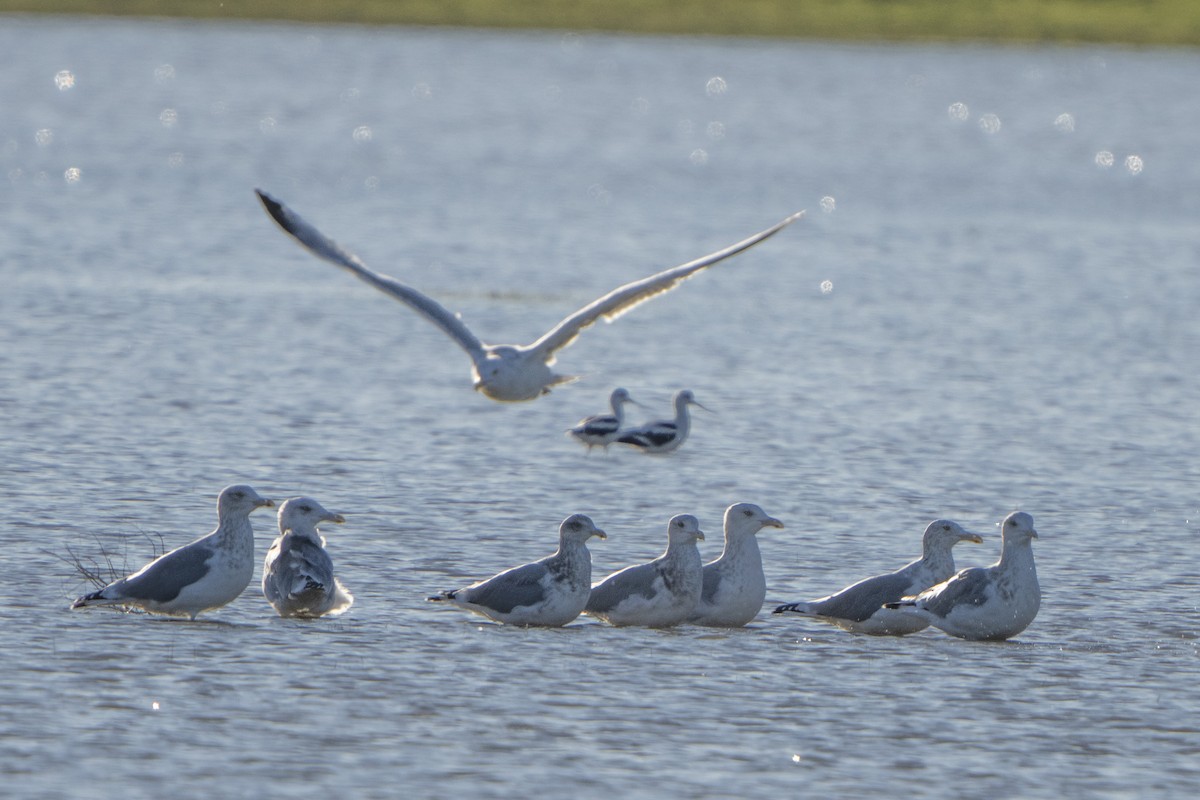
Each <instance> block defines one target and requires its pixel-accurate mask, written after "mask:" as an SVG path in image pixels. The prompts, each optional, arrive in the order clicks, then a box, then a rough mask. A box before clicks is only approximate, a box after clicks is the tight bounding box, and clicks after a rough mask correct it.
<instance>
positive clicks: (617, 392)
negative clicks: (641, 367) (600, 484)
mask: <svg viewBox="0 0 1200 800" xmlns="http://www.w3.org/2000/svg"><path fill="white" fill-rule="evenodd" d="M632 402H634V400H633V398H631V397H630V396H629V392H627V391H626V390H625V389H613V393H612V396H611V397H610V398H609V403H611V404H612V413H611V414H597V415H595V416H592V417H584V418H583V419H581V420H579V422H578V423H576V424H575V427H574V428H571V429H570V430H568V431H567V433H569V434H571V435H572V436H574V437H575V438H576V439H578V440H579V441H581V442H583V443H584V444H586V445H587V449H588V452H589V453H590V452H591V451H592V448H593V447H597V446H599V447H603V448H604V449H605V450H607V449H608V446H609V445H610V444H612V443H613V442H614V441H616V438H617V435H618V434H619V433H620V432H621V426H622V425H624V424H625V404H626V403H632Z"/></svg>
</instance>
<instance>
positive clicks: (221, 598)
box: [71, 486, 275, 619]
mask: <svg viewBox="0 0 1200 800" xmlns="http://www.w3.org/2000/svg"><path fill="white" fill-rule="evenodd" d="M274 505H275V504H274V503H273V502H272V501H270V500H267V499H266V498H263V497H260V496H259V494H258V492H256V491H254V490H253V489H251V488H250V487H249V486H229V487H226V488H225V489H223V490H221V494H220V496H219V497H217V521H218V524H217V529H216V530H215V531H213V532H212V533H210V534H208V535H207V536H204V537H202V538H200V539H197V540H196V541H194V542H192V543H190V544H185V545H183V546H182V547H177V548H176V549H174V550H171V551H170V552H167V553H163V554H162V555H161V556H159V557H158V558H156V559H154V560H153V561H151V562H150V563H149V564H147V565H146V566H144V567H142V568H141V569H140V570H138V571H137V572H135V573H133V574H132V575H129V576H127V577H124V578H121V579H120V580H118V581H113V582H112V583H110V584H109V585H108V586H105V587H104V588H103V589H101V590H99V591H97V592H92V593H91V594H87V595H84V596H83V597H80V598H79V599H77V600H76V601H75V602H74V603H72V604H71V608H86V607H89V606H116V607H119V608H127V609H128V608H140V609H142V610H143V611H148V612H150V613H151V614H165V615H168V616H174V617H190V618H191V619H195V618H196V616H197V615H198V614H200V613H201V612H203V611H209V610H211V609H214V608H220V607H221V606H223V605H225V604H226V603H229V602H230V601H232V600H234V599H235V598H237V596H238V595H240V594H241V593H242V592H243V591H244V590H245V588H246V587H247V586H249V585H250V578H251V577H252V576H253V574H254V529H253V528H251V526H250V512H252V511H254V510H255V509H257V508H264V507H266V508H270V507H273V506H274Z"/></svg>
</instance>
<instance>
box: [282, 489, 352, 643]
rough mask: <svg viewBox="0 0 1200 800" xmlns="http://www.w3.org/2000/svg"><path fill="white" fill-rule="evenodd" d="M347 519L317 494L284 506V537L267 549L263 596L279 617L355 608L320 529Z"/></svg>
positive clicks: (291, 500)
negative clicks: (334, 567) (332, 510)
mask: <svg viewBox="0 0 1200 800" xmlns="http://www.w3.org/2000/svg"><path fill="white" fill-rule="evenodd" d="M345 521H346V518H345V517H343V516H342V515H341V514H334V513H333V512H331V511H326V510H325V508H324V507H323V506H322V505H321V504H320V503H318V502H317V501H316V500H313V499H312V498H311V497H293V498H291V499H290V500H285V501H284V502H283V504H282V505H281V506H280V507H279V536H278V537H277V538H276V539H275V541H274V542H272V543H271V547H270V549H269V550H267V558H266V560H265V561H264V562H263V579H262V590H263V595H265V596H266V598H267V602H268V603H270V604H271V607H272V608H274V609H275V611H276V612H278V614H279V616H281V617H305V618H309V619H312V618H316V617H322V616H325V615H326V614H329V615H336V614H341V613H342V612H343V611H345V610H346V609H348V608H350V606H351V604H352V603H353V602H354V596H353V595H351V594H350V593H349V592H348V591H346V587H344V586H342V582H341V581H339V580H338V579H337V578H335V577H334V575H333V559H331V558H330V557H329V553H327V552H326V551H325V537H323V536H322V535H321V533H320V531H318V530H317V525H318V524H320V523H322V522H333V523H336V524H338V525H341V524H342V523H343V522H345Z"/></svg>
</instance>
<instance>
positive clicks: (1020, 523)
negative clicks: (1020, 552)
mask: <svg viewBox="0 0 1200 800" xmlns="http://www.w3.org/2000/svg"><path fill="white" fill-rule="evenodd" d="M1000 536H1001V538H1002V539H1003V540H1004V541H1005V542H1006V543H1007V542H1014V543H1016V542H1028V541H1030V540H1032V539H1036V538H1038V534H1037V531H1035V530H1034V529H1033V517H1031V516H1029V515H1028V514H1026V513H1025V512H1024V511H1014V512H1013V513H1011V514H1009V515H1008V516H1007V517H1005V518H1004V522H1002V523H1001V525H1000Z"/></svg>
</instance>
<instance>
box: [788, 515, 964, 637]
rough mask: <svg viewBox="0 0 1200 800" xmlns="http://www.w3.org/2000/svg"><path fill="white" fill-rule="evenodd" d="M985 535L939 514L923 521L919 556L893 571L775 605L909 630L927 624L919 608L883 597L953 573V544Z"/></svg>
mask: <svg viewBox="0 0 1200 800" xmlns="http://www.w3.org/2000/svg"><path fill="white" fill-rule="evenodd" d="M982 541H983V537H981V536H980V535H979V534H977V533H970V532H969V531H965V530H963V529H962V527H961V526H960V525H959V524H958V523H957V522H951V521H950V520H948V519H935V520H934V521H933V522H931V523H929V524H928V525H927V526H926V527H925V534H924V536H923V537H922V540H921V557H920V558H918V559H917V560H916V561H914V562H912V563H911V564H908V565H906V566H903V567H901V568H900V569H898V570H896V571H895V572H887V573H884V574H883V575H875V576H874V577H871V578H864V579H863V580H861V581H859V582H858V583H855V584H853V585H851V586H847V587H846V588H845V589H842V590H841V591H840V592H838V593H837V594H831V595H829V596H827V597H822V598H820V599H819V600H812V601H810V602H807V603H788V604H786V605H782V606H779V607H778V608H776V609H775V613H776V614H782V613H784V612H785V611H791V612H795V613H797V614H805V615H807V616H811V617H816V618H817V619H819V620H822V621H824V622H829V623H832V624H834V625H836V626H838V627H839V628H842V629H843V630H847V631H851V632H853V633H868V634H874V635H877V636H885V635H888V636H905V635H907V634H910V633H916V632H917V631H919V630H923V629H925V628H927V627H928V626H929V623H928V622H926V621H925V620H923V619H921V618H920V617H918V616H917V615H916V614H907V613H905V612H903V611H894V610H892V609H888V608H884V607H883V606H884V604H885V603H890V602H893V601H896V600H899V599H900V598H902V597H906V596H908V595H915V594H917V593H918V592H922V591H924V590H925V589H927V588H929V587H930V586H933V585H934V584H935V583H940V582H941V581H944V580H945V579H946V578H948V577H950V576H951V575H953V574H954V554H953V553H952V552H951V548H953V547H954V545H956V544H958V543H959V542H974V543H975V544H979V543H980V542H982Z"/></svg>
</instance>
